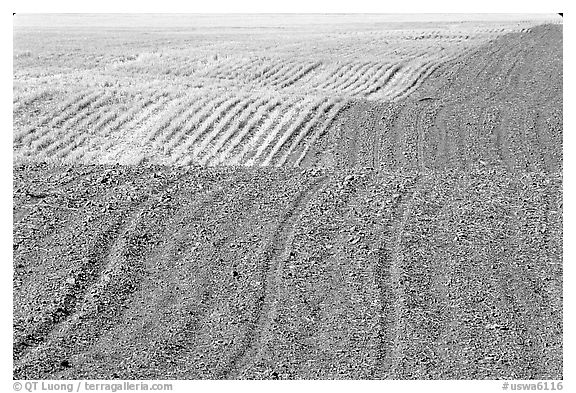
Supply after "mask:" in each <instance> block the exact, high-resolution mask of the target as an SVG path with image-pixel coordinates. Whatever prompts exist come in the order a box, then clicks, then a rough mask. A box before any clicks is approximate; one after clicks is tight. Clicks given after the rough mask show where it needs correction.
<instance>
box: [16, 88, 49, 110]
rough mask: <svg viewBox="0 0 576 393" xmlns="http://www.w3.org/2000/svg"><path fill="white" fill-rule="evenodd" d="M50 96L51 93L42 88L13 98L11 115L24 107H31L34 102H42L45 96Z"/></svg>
mask: <svg viewBox="0 0 576 393" xmlns="http://www.w3.org/2000/svg"><path fill="white" fill-rule="evenodd" d="M50 95H52V92H51V91H49V90H48V89H46V88H44V89H42V90H38V91H32V92H28V93H25V94H22V95H18V96H16V95H15V96H14V98H13V100H12V105H13V107H12V113H15V112H18V111H20V110H21V109H22V108H24V107H25V106H28V105H31V104H33V103H35V102H36V101H39V100H42V99H44V98H46V97H47V96H50Z"/></svg>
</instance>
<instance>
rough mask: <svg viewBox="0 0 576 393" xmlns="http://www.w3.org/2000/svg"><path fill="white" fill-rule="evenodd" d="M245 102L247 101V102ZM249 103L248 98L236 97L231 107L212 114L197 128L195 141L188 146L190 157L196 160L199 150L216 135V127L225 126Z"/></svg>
mask: <svg viewBox="0 0 576 393" xmlns="http://www.w3.org/2000/svg"><path fill="white" fill-rule="evenodd" d="M245 100H248V102H246V101H245ZM249 102H250V101H249V98H248V97H236V98H235V99H234V100H233V104H232V105H230V106H228V107H226V108H225V109H223V108H221V110H220V111H219V112H214V113H213V115H212V116H211V117H210V118H208V120H207V121H206V122H204V123H203V124H202V126H201V127H200V128H198V130H197V132H196V139H194V141H193V142H194V143H192V144H190V146H191V148H192V156H193V157H194V158H197V156H198V155H199V154H200V149H201V148H202V147H204V146H205V145H204V143H205V142H206V145H207V144H208V143H209V142H210V141H211V140H212V139H213V138H214V137H215V136H216V135H217V133H218V131H219V130H218V127H217V126H218V125H220V124H222V126H225V125H226V123H227V122H229V121H230V120H231V119H232V117H234V115H236V114H237V113H239V112H241V111H242V110H243V109H244V107H245V105H248V103H249ZM196 142H197V143H196Z"/></svg>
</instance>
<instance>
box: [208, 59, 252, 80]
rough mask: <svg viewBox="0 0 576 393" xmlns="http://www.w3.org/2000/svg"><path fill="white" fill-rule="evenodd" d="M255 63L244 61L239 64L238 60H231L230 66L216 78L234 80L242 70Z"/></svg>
mask: <svg viewBox="0 0 576 393" xmlns="http://www.w3.org/2000/svg"><path fill="white" fill-rule="evenodd" d="M253 61H254V60H246V59H243V60H242V61H241V62H238V60H237V59H230V60H229V63H230V65H229V66H228V67H225V68H223V69H222V70H221V71H220V72H219V73H218V74H217V76H216V77H217V78H221V79H234V76H233V75H234V74H237V73H238V72H239V71H240V70H242V69H243V68H245V67H247V66H248V65H249V64H250V63H252V62H253Z"/></svg>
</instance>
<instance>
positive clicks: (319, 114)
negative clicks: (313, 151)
mask: <svg viewBox="0 0 576 393" xmlns="http://www.w3.org/2000/svg"><path fill="white" fill-rule="evenodd" d="M334 104H335V100H334V99H331V100H329V101H325V102H324V103H323V104H322V106H321V107H320V108H319V109H318V110H317V111H316V114H315V115H314V117H313V118H312V119H311V120H310V121H309V122H308V123H307V124H306V126H305V127H303V128H302V130H301V131H300V132H299V133H298V136H296V138H294V140H293V141H292V144H291V145H290V147H289V148H288V150H286V152H285V153H284V154H283V155H282V157H280V159H279V160H278V161H277V162H276V166H277V167H280V166H282V165H284V164H285V163H286V161H287V160H288V157H290V154H291V153H292V152H293V151H294V149H296V147H297V146H298V144H299V143H300V142H301V141H302V139H304V138H305V137H306V136H307V135H308V133H309V132H310V130H311V129H312V128H313V127H314V126H315V125H316V124H318V122H319V121H320V119H321V118H322V116H324V115H325V114H326V113H327V112H328V111H329V110H330V108H332V107H333V106H334Z"/></svg>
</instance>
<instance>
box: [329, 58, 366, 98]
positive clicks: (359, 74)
mask: <svg viewBox="0 0 576 393" xmlns="http://www.w3.org/2000/svg"><path fill="white" fill-rule="evenodd" d="M371 66H372V65H371V64H370V63H366V64H363V65H362V66H361V67H360V68H358V69H356V70H355V71H354V74H353V75H352V76H351V77H349V78H348V80H347V81H345V82H344V83H342V84H340V85H339V86H337V87H336V89H337V90H339V91H340V92H345V91H346V89H347V88H348V87H350V86H351V85H353V84H355V83H357V82H358V80H360V79H361V78H362V77H363V76H364V75H365V72H366V70H368V69H369V68H370V67H371Z"/></svg>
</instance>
